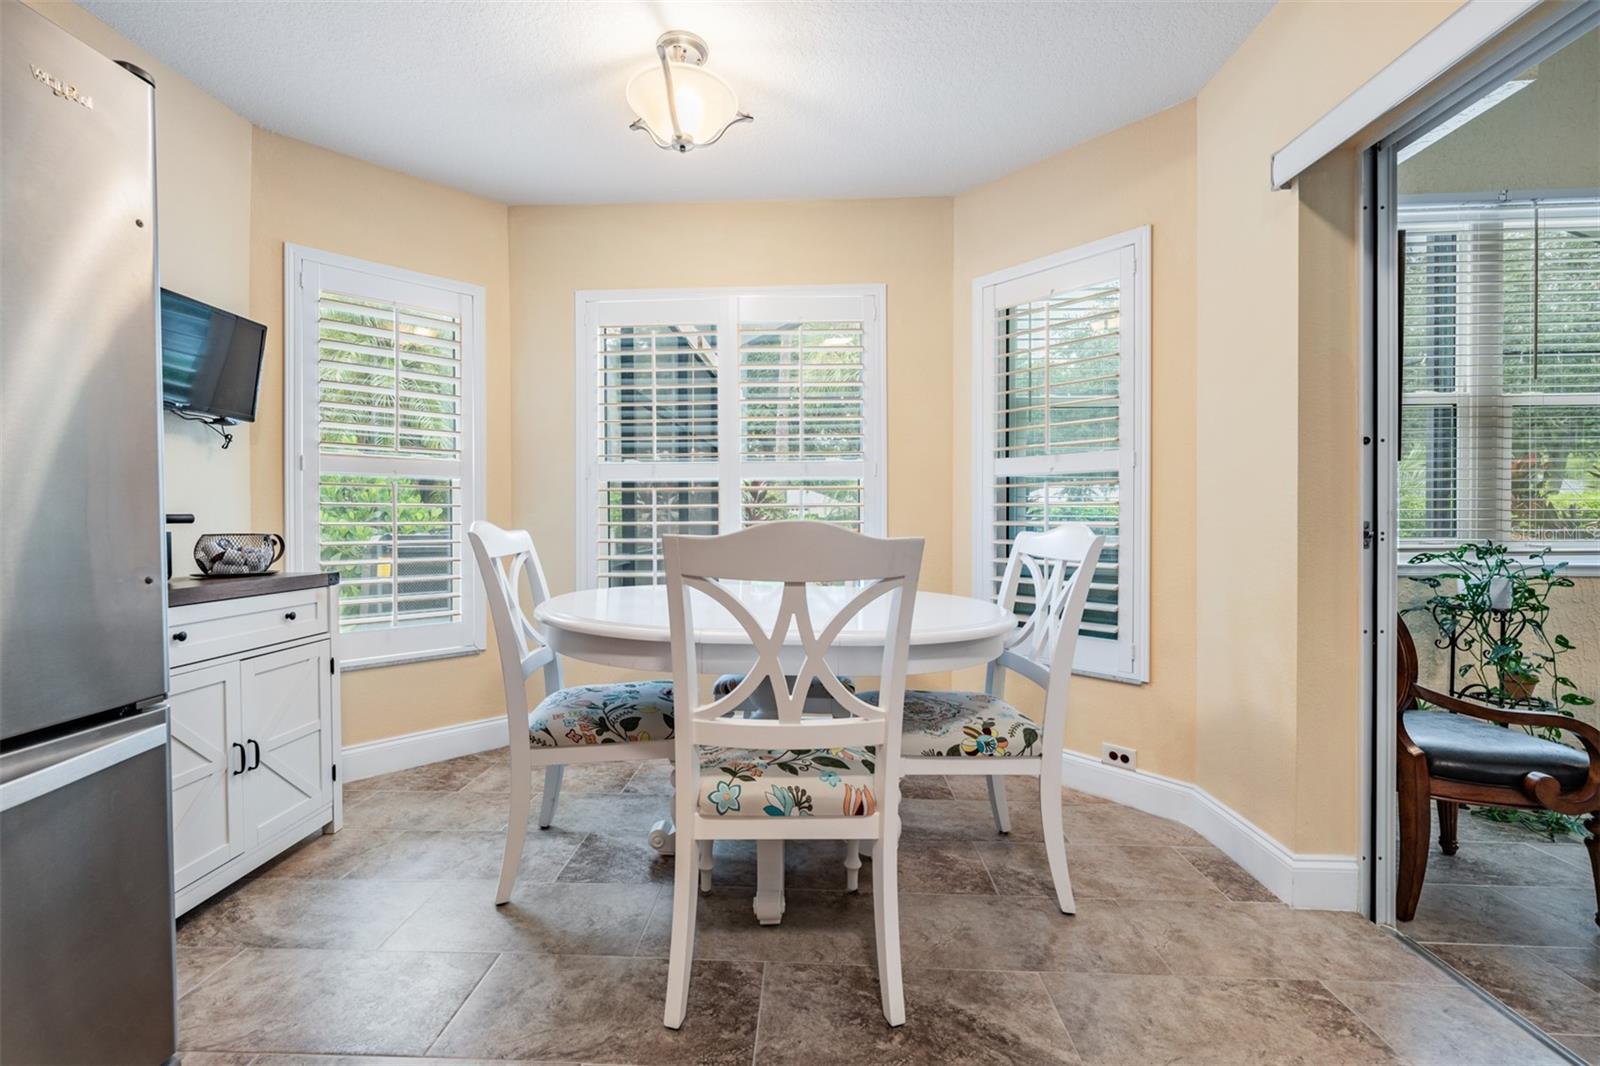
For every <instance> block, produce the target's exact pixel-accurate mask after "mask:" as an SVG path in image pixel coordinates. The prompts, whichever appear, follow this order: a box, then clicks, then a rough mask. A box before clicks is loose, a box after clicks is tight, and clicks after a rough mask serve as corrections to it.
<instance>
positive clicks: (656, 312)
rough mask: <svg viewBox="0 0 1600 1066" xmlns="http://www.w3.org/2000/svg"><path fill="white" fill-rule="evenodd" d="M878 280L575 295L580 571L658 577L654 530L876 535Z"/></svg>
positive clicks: (623, 578) (600, 578)
mask: <svg viewBox="0 0 1600 1066" xmlns="http://www.w3.org/2000/svg"><path fill="white" fill-rule="evenodd" d="M881 305H882V290H881V289H880V288H877V287H871V286H867V287H854V288H850V289H837V288H829V289H826V290H822V289H799V290H776V291H766V292H748V291H732V290H722V291H716V292H701V293H667V294H649V293H581V294H579V298H578V322H579V326H578V334H579V336H578V355H579V360H580V366H582V367H583V368H584V369H583V371H582V373H581V374H580V381H579V390H580V395H579V400H578V402H579V409H580V411H581V412H583V414H584V420H583V422H582V425H581V426H580V434H581V441H580V447H581V448H582V453H581V459H582V461H583V469H582V470H581V471H580V473H581V476H580V478H579V481H580V486H579V497H580V513H581V514H593V515H594V516H595V521H594V522H593V523H592V524H591V523H582V524H580V528H579V534H578V535H579V543H578V557H579V559H580V563H581V568H582V571H581V572H582V574H583V575H584V580H585V581H592V582H595V583H597V584H598V585H601V586H610V585H629V584H655V583H659V582H661V581H662V580H663V569H662V561H661V539H660V538H661V536H662V534H664V533H687V534H698V535H711V534H715V533H718V532H728V531H731V530H734V529H738V528H740V527H741V526H744V525H749V524H752V523H755V522H764V521H776V520H780V519H790V518H808V519H817V520H820V521H827V522H834V523H837V524H839V525H843V526H846V527H847V528H850V529H855V530H858V531H859V530H865V531H868V532H878V533H881V532H882V527H883V492H882V484H881V477H880V471H881V462H882V458H881V456H882V451H883V385H882V381H883V377H882V375H883V356H882V353H883V327H882V322H881V320H880V318H879V308H880V307H881Z"/></svg>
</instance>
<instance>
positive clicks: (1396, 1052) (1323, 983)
mask: <svg viewBox="0 0 1600 1066" xmlns="http://www.w3.org/2000/svg"><path fill="white" fill-rule="evenodd" d="M1328 980H1329V979H1328V978H1326V977H1318V978H1317V979H1316V983H1317V985H1318V986H1319V987H1320V988H1321V989H1322V990H1323V991H1324V992H1326V993H1328V995H1330V996H1332V997H1333V1001H1334V1002H1335V1003H1337V1004H1339V1006H1341V1007H1343V1008H1344V1009H1345V1011H1346V1012H1347V1013H1348V1014H1349V1015H1350V1017H1352V1018H1354V1019H1355V1020H1356V1021H1357V1022H1358V1023H1360V1025H1361V1026H1362V1028H1364V1029H1366V1031H1367V1032H1369V1033H1371V1034H1372V1038H1373V1039H1374V1040H1376V1041H1377V1042H1378V1043H1379V1044H1381V1045H1383V1047H1384V1048H1386V1049H1387V1050H1388V1052H1389V1054H1391V1055H1393V1056H1394V1057H1395V1059H1396V1060H1398V1061H1401V1062H1405V1061H1407V1060H1406V1058H1405V1056H1403V1055H1401V1054H1400V1049H1399V1048H1397V1047H1395V1046H1394V1045H1393V1044H1391V1043H1389V1041H1387V1040H1385V1039H1384V1038H1383V1034H1382V1033H1380V1032H1378V1030H1377V1029H1376V1028H1375V1027H1374V1026H1373V1025H1372V1023H1371V1022H1369V1021H1367V1018H1366V1015H1364V1014H1362V1013H1361V1012H1360V1011H1358V1010H1356V1009H1355V1008H1354V1007H1352V1006H1351V1005H1350V1004H1349V1003H1346V1002H1345V1000H1344V997H1343V996H1341V995H1339V993H1338V991H1337V990H1336V989H1334V987H1333V986H1332V985H1330V984H1328ZM1396 983H1397V984H1398V983H1399V982H1396ZM1408 987H1410V986H1408Z"/></svg>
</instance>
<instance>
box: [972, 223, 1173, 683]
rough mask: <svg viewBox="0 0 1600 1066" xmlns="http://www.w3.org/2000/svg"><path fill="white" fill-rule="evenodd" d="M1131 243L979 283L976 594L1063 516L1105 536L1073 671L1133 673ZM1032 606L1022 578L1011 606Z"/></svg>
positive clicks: (992, 586)
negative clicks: (1020, 547) (1026, 535)
mask: <svg viewBox="0 0 1600 1066" xmlns="http://www.w3.org/2000/svg"><path fill="white" fill-rule="evenodd" d="M1135 264H1136V249H1135V248H1134V247H1133V242H1126V243H1124V242H1118V241H1115V240H1113V241H1112V242H1109V244H1103V245H1102V246H1100V250H1097V251H1088V252H1085V253H1084V254H1074V253H1066V254H1065V255H1063V256H1062V257H1059V258H1058V259H1057V260H1056V261H1055V262H1053V263H1049V264H1033V265H1030V266H1028V267H1023V268H1018V270H1017V271H1015V272H1011V273H1004V272H1003V273H1002V274H1001V275H1000V276H998V277H997V278H994V279H992V280H991V279H985V281H987V283H983V282H980V284H979V285H978V286H976V287H975V288H976V292H975V301H974V302H975V314H977V315H979V321H980V322H981V323H982V325H981V327H980V332H979V334H978V335H977V337H978V343H979V349H978V354H977V359H978V369H977V377H976V379H975V380H976V382H977V384H978V386H979V397H978V399H977V400H976V401H975V403H977V404H978V405H979V409H978V417H977V418H976V419H975V429H976V443H977V446H978V448H979V449H980V453H979V454H980V463H979V465H980V471H979V475H978V479H977V480H978V485H977V493H978V498H977V500H976V502H975V509H976V513H977V516H978V517H977V525H976V527H975V543H976V552H977V559H976V571H975V573H976V576H977V581H976V582H975V584H976V586H977V588H976V591H978V592H979V593H981V594H983V595H987V596H993V595H995V594H996V593H997V592H998V591H999V588H1000V582H1001V580H1002V578H1003V576H1004V573H1005V569H1006V563H1007V561H1008V560H1009V559H1010V556H1011V552H1012V550H1013V548H1014V547H1015V544H1016V538H1017V535H1018V534H1019V533H1023V532H1026V531H1030V530H1043V529H1048V528H1050V527H1051V526H1055V525H1060V524H1062V523H1067V522H1078V523H1084V524H1086V525H1088V526H1090V527H1091V528H1092V529H1094V530H1095V532H1097V533H1099V534H1100V535H1102V536H1104V537H1105V538H1106V540H1105V548H1104V550H1103V551H1102V553H1101V556H1100V562H1099V565H1098V567H1097V569H1096V571H1095V573H1094V574H1093V575H1092V577H1091V584H1090V587H1089V602H1088V605H1087V607H1086V609H1085V612H1084V620H1083V623H1082V627H1081V629H1080V630H1079V636H1080V640H1079V641H1078V646H1077V662H1076V666H1077V668H1078V669H1080V670H1084V671H1087V672H1091V673H1101V674H1106V675H1108V676H1112V677H1121V678H1128V679H1135V680H1137V679H1140V677H1139V675H1140V672H1141V669H1140V658H1139V644H1140V643H1141V641H1140V639H1139V633H1140V630H1141V627H1142V625H1143V618H1142V599H1141V596H1140V594H1139V591H1138V582H1139V580H1140V579H1141V576H1142V575H1140V574H1139V573H1138V570H1139V567H1138V565H1137V564H1136V563H1135V558H1136V556H1138V555H1139V553H1138V552H1130V550H1129V549H1130V545H1132V544H1135V543H1137V542H1138V541H1139V539H1140V538H1139V537H1137V536H1132V535H1131V534H1132V533H1133V531H1135V530H1137V529H1138V528H1139V522H1140V520H1141V518H1142V515H1141V513H1140V512H1141V510H1142V491H1143V490H1142V488H1141V483H1140V481H1139V479H1138V477H1137V455H1138V449H1139V445H1140V442H1141V437H1140V433H1139V429H1138V427H1139V421H1140V419H1141V418H1142V417H1143V412H1142V411H1141V410H1140V409H1139V405H1138V402H1137V401H1138V398H1139V397H1141V396H1142V383H1141V382H1140V381H1139V380H1138V375H1139V373H1140V366H1141V362H1140V359H1139V358H1138V353H1139V346H1138V344H1137V343H1135V342H1136V339H1137V336H1136V334H1137V330H1138V323H1139V322H1140V321H1141V309H1140V308H1139V307H1138V306H1137V303H1138V301H1139V300H1141V299H1142V298H1143V296H1142V290H1141V289H1139V288H1138V287H1137V286H1136V285H1135V284H1134V279H1135ZM1033 608H1034V590H1033V589H1032V588H1031V587H1030V586H1029V584H1028V582H1027V580H1026V577H1024V580H1023V582H1022V584H1021V586H1020V587H1019V589H1018V597H1017V611H1018V613H1019V615H1022V616H1026V615H1027V614H1029V613H1030V612H1031V611H1032V610H1033Z"/></svg>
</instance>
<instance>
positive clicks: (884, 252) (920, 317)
mask: <svg viewBox="0 0 1600 1066" xmlns="http://www.w3.org/2000/svg"><path fill="white" fill-rule="evenodd" d="M950 216H951V204H950V201H949V200H948V199H908V200H848V201H815V202H800V203H726V204H672V205H628V206H615V207H612V206H597V207H514V208H512V209H511V288H512V292H513V293H514V294H515V299H514V307H513V321H512V326H511V338H512V380H511V387H512V400H511V413H512V426H513V428H512V463H513V466H514V468H515V469H516V471H517V479H516V486H515V492H514V497H515V503H514V508H513V519H514V520H515V521H516V523H517V524H518V525H520V526H524V527H526V528H528V529H529V530H531V531H532V533H533V538H534V541H535V543H537V544H538V545H539V553H540V556H541V558H542V560H543V562H544V566H545V571H546V574H547V575H548V577H549V579H550V582H551V586H552V587H553V588H554V589H556V590H557V591H565V590H568V589H571V588H573V587H575V582H576V578H577V575H576V574H575V572H574V556H575V550H576V549H575V546H576V538H577V529H576V522H577V520H578V518H579V516H577V515H575V514H574V505H573V499H574V496H575V494H576V491H577V490H576V484H575V481H576V477H577V462H578V460H577V456H576V454H575V448H576V443H575V434H576V428H575V410H574V409H575V406H576V402H577V393H576V389H577V383H576V381H575V379H574V369H573V368H574V353H573V343H574V329H575V325H574V322H573V314H574V299H575V294H576V293H577V292H578V291H580V290H583V289H645V288H689V287H713V286H733V285H826V284H846V283H856V282H872V283H880V282H881V283H883V284H885V285H886V286H887V296H886V302H887V305H888V319H887V337H888V352H887V357H886V362H887V368H888V369H887V374H888V385H889V393H888V440H889V456H888V472H887V473H888V476H887V484H888V496H889V510H888V531H889V533H890V534H892V535H911V534H915V535H917V536H922V537H926V538H927V547H926V549H925V552H924V555H923V561H922V586H923V587H924V588H928V589H933V590H939V591H947V590H949V589H950V587H951V561H950V550H951V538H950V530H949V528H948V526H949V523H948V520H947V517H946V516H947V508H946V505H945V497H946V494H947V493H948V492H949V491H950V481H949V470H950V464H951V461H952V449H953V446H954V443H955V442H957V441H961V442H962V443H963V446H964V439H963V438H957V437H954V436H953V435H952V433H951V428H950V425H949V413H950V410H951V406H952V398H951V380H950V373H949V367H950V336H949V329H948V327H949V315H948V309H947V300H948V299H949V292H950V276H951V258H950V256H951V239H950ZM582 517H583V518H584V519H586V520H587V519H589V518H590V517H591V516H589V515H587V514H585V515H583V516H582ZM590 676H594V672H593V671H585V670H584V669H583V668H582V667H581V666H576V665H575V666H574V668H573V669H571V670H569V678H568V680H569V683H570V681H571V680H572V679H574V678H582V677H590Z"/></svg>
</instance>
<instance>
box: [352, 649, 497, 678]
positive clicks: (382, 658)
mask: <svg viewBox="0 0 1600 1066" xmlns="http://www.w3.org/2000/svg"><path fill="white" fill-rule="evenodd" d="M484 650H485V649H484V648H482V647H476V646H469V647H463V648H440V649H438V650H436V651H417V652H404V653H402V654H399V655H375V656H368V657H367V658H365V659H344V660H341V661H340V663H339V671H340V672H341V673H346V674H352V673H356V672H357V671H360V670H377V669H380V668H382V667H385V666H409V665H410V664H412V663H431V662H437V661H439V660H441V659H462V658H465V657H467V656H470V655H482V654H483V653H484Z"/></svg>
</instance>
